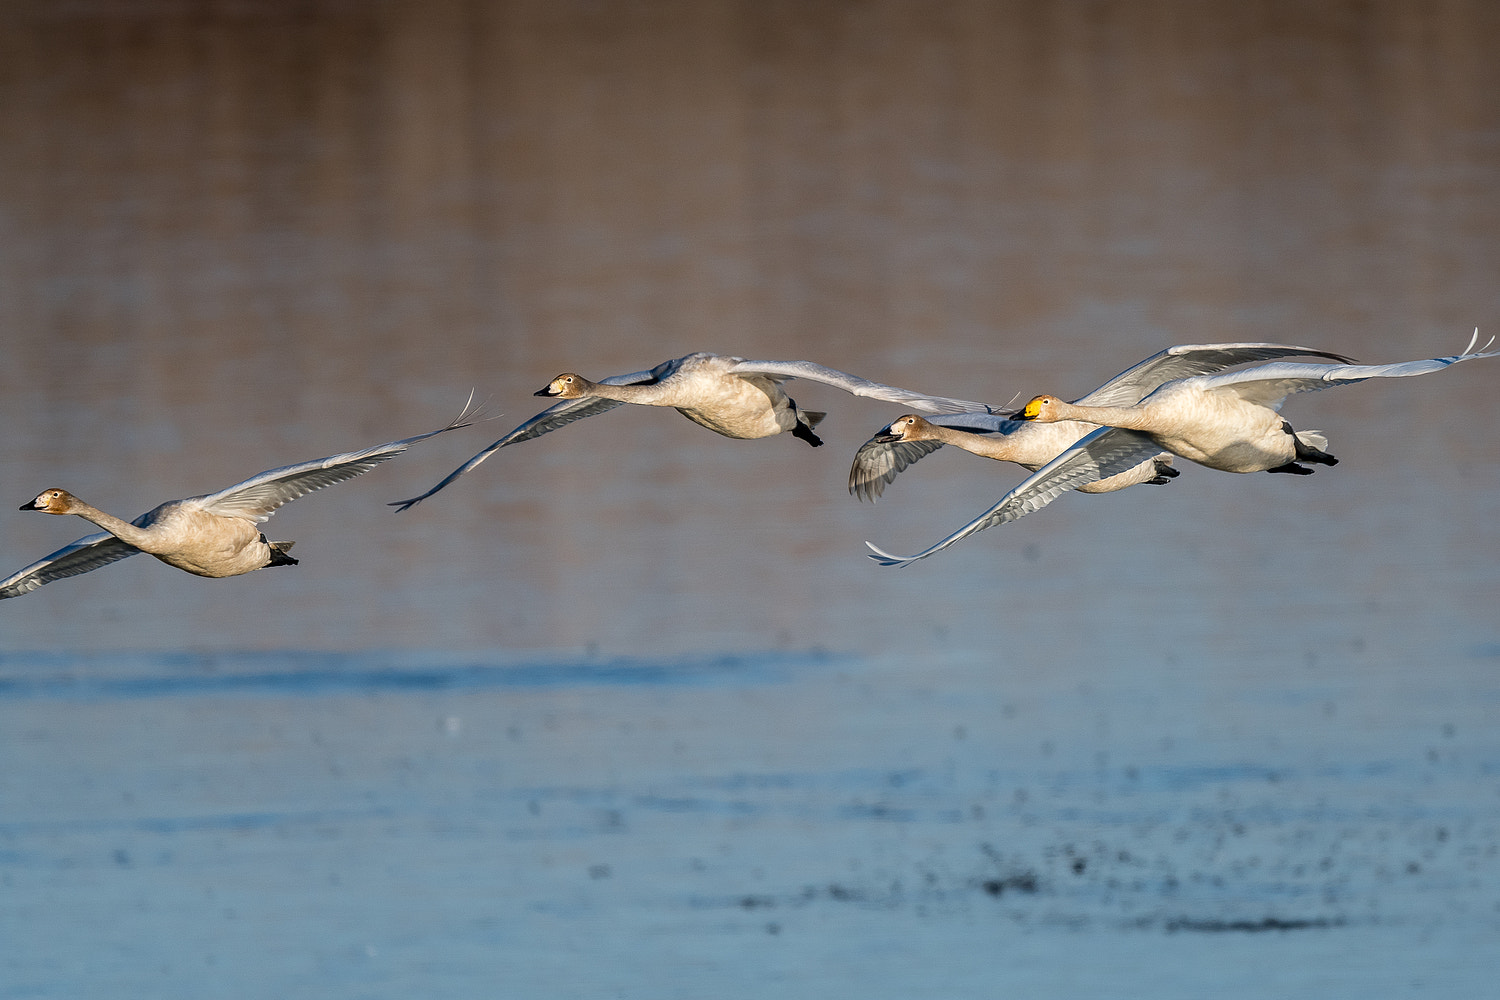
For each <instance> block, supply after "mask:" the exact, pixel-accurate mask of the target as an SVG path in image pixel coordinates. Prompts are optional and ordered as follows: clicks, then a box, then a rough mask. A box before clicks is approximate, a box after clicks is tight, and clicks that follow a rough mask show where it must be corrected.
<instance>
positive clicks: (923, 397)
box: [729, 361, 991, 413]
mask: <svg viewBox="0 0 1500 1000" xmlns="http://www.w3.org/2000/svg"><path fill="white" fill-rule="evenodd" d="M729 372H730V374H732V375H751V376H753V375H763V376H766V377H768V378H773V379H777V380H780V381H784V380H786V379H793V378H801V379H807V380H809V381H812V382H822V383H823V384H824V385H831V386H833V387H834V388H836V389H842V390H844V391H845V392H847V393H850V394H851V395H855V396H868V397H870V398H871V399H883V400H885V401H886V402H888V403H900V404H901V405H903V406H907V407H910V408H911V409H913V410H918V411H920V412H922V413H966V412H970V411H976V410H977V411H979V412H981V413H988V412H991V409H990V407H989V406H988V405H987V404H985V403H976V402H973V401H972V400H967V399H950V398H949V397H947V396H929V395H927V394H926V393H924V392H913V391H912V390H910V389H902V388H901V387H899V386H894V385H886V384H885V383H884V382H872V381H870V380H869V379H867V378H860V377H859V376H858V375H851V374H849V373H848V372H842V371H839V370H838V369H837V368H828V367H826V366H824V365H820V364H816V363H814V362H812V361H737V362H736V363H735V364H734V365H733V366H732V367H731V368H730V369H729Z"/></svg>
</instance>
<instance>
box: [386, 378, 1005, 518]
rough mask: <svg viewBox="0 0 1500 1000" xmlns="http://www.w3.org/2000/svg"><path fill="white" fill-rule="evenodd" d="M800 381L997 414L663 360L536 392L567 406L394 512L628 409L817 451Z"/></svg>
mask: <svg viewBox="0 0 1500 1000" xmlns="http://www.w3.org/2000/svg"><path fill="white" fill-rule="evenodd" d="M797 378H800V379H807V380H809V381H813V382H822V383H824V384H825V385H831V386H834V387H835V388H838V389H842V390H844V391H845V392H848V393H851V394H852V395H855V396H869V397H871V398H872V399H882V400H886V401H887V402H892V403H900V404H902V405H904V406H908V407H911V408H913V409H916V410H920V411H922V412H924V413H966V412H971V411H978V412H981V413H993V412H994V410H993V409H992V408H991V407H990V406H989V405H987V404H985V403H975V402H972V401H970V400H966V399H949V398H948V397H946V396H929V395H927V394H925V393H920V392H912V391H911V390H909V389H902V388H899V387H897V386H893V385H885V384H884V383H882V382H872V381H870V380H869V379H863V378H860V377H859V376H857V375H850V374H849V373H848V372H842V371H839V370H838V369H836V368H827V367H824V366H823V365H819V364H814V363H813V362H811V361H746V360H745V359H744V358H738V357H732V356H730V355H725V354H709V353H707V352H702V351H700V352H698V353H695V354H689V355H686V356H685V357H681V358H673V359H672V360H670V361H663V362H662V363H661V364H659V365H657V366H656V367H655V368H652V369H651V370H649V371H643V372H632V373H631V374H629V375H611V376H610V377H609V378H606V379H603V380H602V381H599V382H591V381H589V380H588V379H586V378H584V377H583V376H582V375H578V374H575V373H573V372H565V373H563V374H562V375H559V376H557V378H555V379H553V380H552V381H551V382H549V383H548V384H547V386H546V387H545V388H543V389H540V390H538V391H537V392H536V393H535V395H538V396H549V397H552V398H554V399H562V400H563V402H561V403H558V404H557V405H555V406H551V407H548V408H547V409H545V410H543V411H542V412H541V413H538V414H537V415H536V416H534V417H532V418H531V419H530V420H527V421H526V422H525V423H523V424H521V425H520V426H519V427H517V428H516V429H515V430H513V431H511V432H510V433H509V434H507V435H505V437H503V438H501V439H500V440H498V441H496V442H495V443H494V444H492V445H490V446H489V447H488V448H486V449H484V450H483V451H481V452H480V453H479V454H477V455H475V456H474V457H473V458H471V459H469V460H468V461H467V462H465V463H464V464H463V465H461V466H459V467H458V468H457V469H455V470H454V471H453V472H451V473H450V474H449V475H448V477H447V478H446V479H444V480H443V481H442V482H440V483H438V484H437V485H436V486H434V487H433V488H432V489H430V490H428V491H427V492H426V493H423V494H422V495H421V496H418V497H412V498H411V499H410V500H397V501H395V502H393V503H392V504H391V506H392V507H395V508H397V509H398V510H408V509H410V508H411V507H415V506H416V505H417V504H419V503H421V502H422V501H423V500H426V499H427V498H428V497H430V496H432V495H433V494H434V493H436V492H438V491H439V490H441V489H443V488H444V487H446V486H447V485H449V484H450V483H452V482H453V481H454V480H455V479H458V478H459V477H460V476H462V475H464V474H465V473H467V472H468V471H469V470H471V469H473V468H474V467H475V466H476V465H478V464H479V463H481V462H483V461H484V460H485V459H487V458H489V457H490V455H492V454H494V453H495V452H496V451H498V450H499V449H501V448H504V447H505V446H506V445H512V444H516V443H517V442H520V441H530V440H531V439H532V438H537V437H541V436H542V435H543V434H546V433H548V432H550V431H555V430H557V429H558V428H559V427H565V426H567V425H568V424H571V423H573V422H574V421H575V420H582V419H583V418H584V417H592V416H597V415H598V414H600V413H604V412H605V411H606V410H612V409H614V408H615V407H616V406H619V405H621V404H622V403H639V404H641V405H644V406H670V407H673V408H675V409H676V410H677V412H678V413H681V414H682V415H683V416H684V417H687V418H688V419H689V420H691V421H693V423H695V424H700V425H702V426H704V427H707V428H708V429H709V430H711V431H714V432H715V433H718V434H722V435H724V436H725V437H730V438H741V439H755V438H766V437H774V436H776V435H777V434H781V433H783V432H785V431H790V432H791V433H792V435H793V436H794V437H798V438H801V439H802V440H804V441H806V442H807V443H808V444H810V445H812V446H814V447H817V446H818V445H821V444H822V443H823V441H822V439H821V438H819V437H818V436H817V435H816V434H815V433H813V428H814V427H816V426H817V424H818V422H819V421H820V420H822V419H823V417H824V416H825V415H826V414H823V413H820V412H817V411H815V410H803V409H801V408H800V407H799V406H797V404H796V402H795V401H794V400H793V399H792V398H791V397H789V396H788V395H787V394H786V393H785V392H784V391H783V390H782V388H781V383H783V382H786V381H789V380H791V379H797Z"/></svg>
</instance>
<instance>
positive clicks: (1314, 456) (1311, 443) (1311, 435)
mask: <svg viewBox="0 0 1500 1000" xmlns="http://www.w3.org/2000/svg"><path fill="white" fill-rule="evenodd" d="M1292 439H1293V440H1294V441H1296V449H1297V461H1299V462H1312V463H1314V464H1316V465H1338V464H1339V460H1338V459H1336V458H1334V457H1333V456H1332V455H1330V454H1328V451H1327V449H1328V438H1326V437H1324V436H1323V433H1322V431H1294V432H1293V433H1292Z"/></svg>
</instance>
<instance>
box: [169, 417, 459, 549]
mask: <svg viewBox="0 0 1500 1000" xmlns="http://www.w3.org/2000/svg"><path fill="white" fill-rule="evenodd" d="M472 403H473V396H472V395H471V396H470V397H469V403H466V404H465V405H464V410H463V412H462V413H460V414H459V415H458V416H457V417H455V418H454V419H453V421H452V422H451V423H449V424H448V425H447V426H446V427H439V428H438V429H437V430H435V431H428V432H427V433H426V434H418V435H416V436H415V437H409V438H402V439H401V440H400V441H387V442H386V443H385V444H378V445H376V446H375V447H373V448H366V449H364V450H363V451H346V452H344V453H343V454H342V455H330V456H328V457H327V458H315V459H312V460H311V461H308V462H299V463H298V464H296V465H284V466H282V467H281V468H279V469H269V470H267V471H265V472H262V473H261V474H260V475H258V476H252V477H251V478H249V479H247V480H245V481H244V482H243V483H236V484H235V485H233V486H231V487H229V488H228V489H225V490H220V491H219V492H217V493H210V494H208V495H207V496H201V497H194V498H192V500H191V501H188V502H191V503H194V504H196V505H197V506H199V507H201V508H202V509H203V510H206V511H208V512H209V513H211V514H222V515H224V516H226V517H242V518H245V519H246V520H249V521H264V520H265V519H266V518H268V517H270V516H271V515H272V514H273V513H274V512H275V511H276V509H277V508H278V507H280V506H281V505H282V504H286V503H290V502H291V501H293V500H295V499H297V498H298V497H300V496H306V495H307V494H309V493H311V492H313V491H314V490H321V489H322V488H323V487H325V486H332V485H333V484H334V483H341V482H343V481H344V480H346V479H353V478H354V477H355V476H358V475H361V474H363V473H366V472H369V471H370V470H371V469H373V468H375V466H377V465H379V464H380V463H381V462H387V461H389V460H391V459H393V458H395V457H396V456H397V455H399V454H401V453H402V452H403V451H405V450H406V449H407V448H409V447H411V446H412V445H413V444H415V443H416V442H418V441H421V440H423V439H425V438H430V437H432V436H433V435H435V434H443V433H446V432H448V431H452V430H457V429H458V428H460V427H467V426H469V424H470V423H471V422H472V421H473V418H474V417H475V416H476V414H477V412H478V411H477V409H476V408H474V407H473V406H472Z"/></svg>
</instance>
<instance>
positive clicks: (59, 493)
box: [21, 489, 76, 514]
mask: <svg viewBox="0 0 1500 1000" xmlns="http://www.w3.org/2000/svg"><path fill="white" fill-rule="evenodd" d="M75 502H76V498H75V497H74V496H73V494H71V493H69V492H68V491H67V490H59V489H50V490H43V491H42V492H41V493H38V494H37V496H36V499H35V500H33V501H31V503H23V504H22V505H21V509H22V510H39V511H41V512H42V513H43V514H71V513H72V512H73V504H74V503H75Z"/></svg>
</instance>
